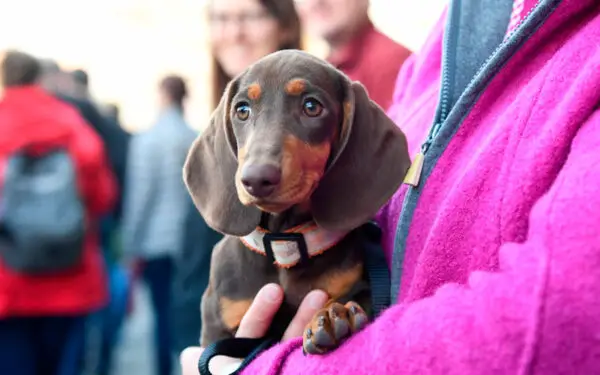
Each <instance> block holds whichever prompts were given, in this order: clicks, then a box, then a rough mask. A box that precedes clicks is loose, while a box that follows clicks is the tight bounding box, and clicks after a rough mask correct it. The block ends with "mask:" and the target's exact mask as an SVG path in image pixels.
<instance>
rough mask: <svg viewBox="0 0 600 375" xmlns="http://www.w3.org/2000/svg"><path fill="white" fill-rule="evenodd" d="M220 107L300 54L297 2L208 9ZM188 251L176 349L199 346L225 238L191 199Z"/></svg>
mask: <svg viewBox="0 0 600 375" xmlns="http://www.w3.org/2000/svg"><path fill="white" fill-rule="evenodd" d="M208 20H209V24H210V48H211V52H212V56H213V57H212V60H213V62H212V64H213V81H212V88H211V91H212V103H213V104H212V106H213V109H214V108H216V106H217V104H218V102H219V99H220V98H221V95H222V93H223V91H224V90H225V86H226V85H227V83H228V82H229V80H230V79H231V78H232V77H234V76H236V75H237V74H239V73H241V72H242V71H244V69H246V67H248V66H249V65H250V64H252V63H254V62H256V61H257V60H259V59H260V58H262V57H264V56H266V55H268V54H270V53H273V52H276V51H279V50H283V49H300V48H301V41H300V39H301V37H300V22H299V19H298V15H297V14H296V10H295V8H294V1H293V0H213V1H210V2H209V5H208ZM189 208H190V211H189V214H188V220H187V222H186V230H185V232H186V234H185V239H184V245H183V252H182V253H180V259H178V261H177V263H176V272H175V281H174V284H175V285H174V292H173V298H174V301H173V306H174V310H175V311H174V328H175V348H176V349H177V350H178V351H181V350H183V349H184V348H186V347H188V346H190V345H197V344H198V340H199V337H200V328H201V324H202V323H201V315H200V313H199V309H200V300H201V299H202V294H203V293H204V290H205V289H206V286H207V284H208V275H209V267H210V257H211V253H212V248H213V246H214V245H215V244H216V243H217V242H218V241H219V240H220V239H221V235H220V234H219V233H217V232H215V231H213V230H212V229H211V228H209V227H208V226H207V225H206V223H205V222H204V220H203V219H202V217H201V216H200V214H199V213H198V210H197V209H196V208H195V207H194V206H193V204H192V202H191V199H190V205H189Z"/></svg>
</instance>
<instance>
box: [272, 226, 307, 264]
mask: <svg viewBox="0 0 600 375" xmlns="http://www.w3.org/2000/svg"><path fill="white" fill-rule="evenodd" d="M290 244H294V245H292V246H289V245H290ZM263 245H264V247H265V253H266V255H267V258H268V259H269V261H270V262H273V263H275V262H276V260H278V258H281V257H284V258H285V257H288V256H289V257H293V256H294V254H292V252H296V253H297V254H300V260H299V261H298V263H297V264H296V265H297V266H302V265H306V264H307V263H308V260H309V258H310V256H309V254H308V246H307V245H306V240H305V239H304V234H302V233H265V235H264V237H263ZM274 247H275V248H276V250H275V251H277V253H278V256H277V257H276V256H275V253H274V250H273V248H274ZM286 253H287V254H286Z"/></svg>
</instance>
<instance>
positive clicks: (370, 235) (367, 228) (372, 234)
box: [362, 221, 392, 319]
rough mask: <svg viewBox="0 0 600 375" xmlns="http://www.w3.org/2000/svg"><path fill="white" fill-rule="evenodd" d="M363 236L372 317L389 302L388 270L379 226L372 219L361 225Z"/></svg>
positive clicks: (388, 305) (380, 311)
mask: <svg viewBox="0 0 600 375" xmlns="http://www.w3.org/2000/svg"><path fill="white" fill-rule="evenodd" d="M362 230H363V233H364V236H365V243H364V250H365V267H366V269H367V275H368V278H369V285H370V288H371V303H372V309H373V317H372V319H374V318H376V317H378V316H379V315H380V314H381V313H382V312H383V311H384V310H385V309H387V308H388V307H390V304H391V302H392V301H391V282H390V270H389V268H388V265H387V262H386V260H385V254H384V253H383V248H382V247H381V228H379V226H378V225H377V223H375V222H374V221H371V222H368V223H367V224H365V225H363V226H362Z"/></svg>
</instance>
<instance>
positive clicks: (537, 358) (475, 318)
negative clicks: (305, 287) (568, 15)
mask: <svg viewBox="0 0 600 375" xmlns="http://www.w3.org/2000/svg"><path fill="white" fill-rule="evenodd" d="M599 149H600V113H596V114H595V115H594V116H592V117H591V118H590V119H589V121H588V122H587V123H586V124H584V125H583V126H582V127H581V128H580V129H579V132H578V134H577V135H576V137H575V138H574V139H573V141H572V144H571V150H570V154H569V156H568V158H567V160H566V162H565V164H564V165H563V167H562V169H561V170H560V171H559V173H558V175H557V177H556V180H555V181H554V183H553V185H552V186H551V188H550V189H549V191H548V192H547V193H546V194H545V195H544V196H543V197H542V198H540V199H539V201H537V202H536V203H535V205H534V207H533V209H532V211H531V213H530V217H529V229H528V234H527V239H526V240H525V241H524V242H522V243H505V244H504V245H503V246H501V248H500V249H499V263H500V269H499V270H498V271H497V272H493V273H492V272H474V273H472V274H471V275H470V277H469V279H468V282H467V283H466V285H459V284H446V285H443V286H442V287H440V288H439V289H438V290H437V291H436V293H435V294H434V295H432V296H431V297H429V298H425V299H422V300H419V301H416V302H412V303H409V304H400V305H397V306H394V307H392V308H390V309H389V310H388V311H387V312H386V313H384V314H383V315H382V316H381V317H380V318H379V319H378V320H377V321H375V322H374V323H372V324H371V325H370V326H368V327H367V328H366V329H364V330H363V331H362V332H360V333H358V334H356V335H355V336H353V337H352V338H351V339H349V341H348V342H346V343H345V344H344V345H343V346H342V347H340V348H339V349H338V350H336V351H334V352H332V353H331V354H328V355H326V356H306V357H305V356H303V354H302V351H301V349H300V340H299V339H297V340H293V341H290V342H286V343H283V344H280V345H279V346H277V347H275V348H272V349H271V350H269V351H267V352H265V353H263V354H262V355H261V356H259V357H258V358H257V359H256V360H255V361H253V362H252V363H251V364H250V365H249V366H248V367H247V368H246V369H245V370H244V371H243V374H248V375H249V374H253V375H254V374H279V373H281V374H284V375H292V374H320V375H327V374H396V375H406V374H420V375H423V374H461V375H465V374H473V375H475V374H550V373H552V374H571V373H573V371H576V372H577V373H580V374H592V373H597V372H598V368H600V367H599V365H600V324H599V322H600V320H599V319H600V318H598V317H599V316H600V298H599V297H598V296H600V277H598V274H599V270H600V240H599V239H598V234H599V228H600V194H599V193H598V192H599V191H600V168H599V167H598V165H600V152H598V150H599ZM386 229H388V230H393V228H386ZM574 369H576V370H574Z"/></svg>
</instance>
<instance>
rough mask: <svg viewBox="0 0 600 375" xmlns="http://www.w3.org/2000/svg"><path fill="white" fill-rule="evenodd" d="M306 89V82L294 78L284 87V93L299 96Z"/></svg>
mask: <svg viewBox="0 0 600 375" xmlns="http://www.w3.org/2000/svg"><path fill="white" fill-rule="evenodd" d="M305 89H306V81H304V80H303V79H301V78H295V79H292V80H291V81H289V82H288V83H287V84H286V85H285V92H286V93H288V94H289V95H294V96H296V95H300V94H302V93H303V92H304V90H305Z"/></svg>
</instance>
